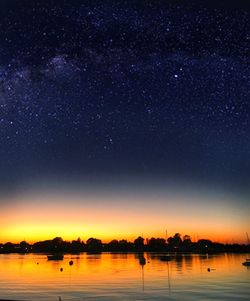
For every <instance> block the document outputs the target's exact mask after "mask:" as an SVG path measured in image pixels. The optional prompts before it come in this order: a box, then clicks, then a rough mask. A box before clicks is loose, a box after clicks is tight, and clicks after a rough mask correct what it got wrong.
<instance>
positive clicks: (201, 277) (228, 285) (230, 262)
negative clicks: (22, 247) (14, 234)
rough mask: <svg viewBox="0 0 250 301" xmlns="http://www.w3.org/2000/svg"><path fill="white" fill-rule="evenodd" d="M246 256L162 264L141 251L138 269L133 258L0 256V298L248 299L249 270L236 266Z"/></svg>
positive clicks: (205, 257) (176, 258)
mask: <svg viewBox="0 0 250 301" xmlns="http://www.w3.org/2000/svg"><path fill="white" fill-rule="evenodd" d="M247 256H249V255H238V254H237V255H235V254H220V255H176V256H174V258H173V259H172V260H171V261H170V262H164V261H162V260H161V259H162V258H161V256H160V255H159V254H155V253H144V257H145V258H146V264H145V265H144V266H142V265H141V264H140V260H139V257H138V254H112V253H111V254H110V253H104V254H98V255H93V254H92V255H91V254H85V253H83V254H80V255H66V256H65V257H64V260H63V261H48V260H47V257H46V255H40V254H39V255H37V254H28V255H19V254H11V255H0V299H14V300H18V299H21V300H38V301H39V300H44V301H45V300H48V301H49V300H51V301H52V300H59V296H60V297H61V300H62V301H66V300H75V301H77V300H109V301H112V300H180V301H183V300H190V301H191V300H192V301H194V300H199V301H205V300H211V301H212V300H213V301H214V300H227V301H228V300H232V301H237V300H250V269H249V268H247V267H245V266H243V265H242V262H243V261H244V260H245V258H246V257H247ZM140 257H141V255H140ZM70 260H73V262H74V263H73V265H72V266H70V265H69V261H70ZM141 263H142V262H141ZM60 268H63V271H60ZM208 269H210V272H209V271H208Z"/></svg>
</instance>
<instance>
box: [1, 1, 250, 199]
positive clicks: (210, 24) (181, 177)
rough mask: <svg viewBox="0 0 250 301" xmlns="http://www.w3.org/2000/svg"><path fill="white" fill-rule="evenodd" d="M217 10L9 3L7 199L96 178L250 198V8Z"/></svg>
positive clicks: (177, 4)
mask: <svg viewBox="0 0 250 301" xmlns="http://www.w3.org/2000/svg"><path fill="white" fill-rule="evenodd" d="M199 3H200V4H199ZM208 3H210V4H208ZM214 3H215V2H213V1H203V4H201V1H157V0H156V1H146V0H145V1H137V0H131V1H128V0H117V1H108V0H107V1H95V0H94V1H93V0H91V1H90V0H89V1H78V0H76V1H66V0H60V1H59V0H54V1H52V0H51V1H48V0H43V1H40V0H34V1H26V0H22V1H17V0H16V1H11V0H8V1H7V0H6V1H0V158H1V160H0V182H1V185H0V187H1V192H3V193H6V192H7V193H9V192H13V191H15V190H16V189H17V187H19V188H20V187H22V188H23V187H25V189H26V188H27V187H29V186H30V185H38V186H39V182H41V183H44V182H46V181H47V182H48V183H50V184H51V182H52V183H53V181H55V182H56V181H59V183H60V181H63V183H64V185H66V184H65V183H71V184H72V183H75V182H78V183H84V179H89V178H90V179H93V181H95V183H97V182H98V181H103V180H104V181H105V179H116V180H117V179H119V178H120V179H124V178H125V179H128V181H130V183H131V182H132V183H133V181H134V180H135V181H137V180H141V179H146V181H149V182H150V181H151V180H152V181H155V182H156V183H157V181H158V180H159V181H163V180H164V179H168V181H169V180H170V181H173V182H175V181H176V182H188V183H189V182H191V183H192V186H194V187H195V186H196V185H205V186H206V187H208V189H211V190H213V189H214V188H215V187H217V188H218V187H219V188H220V189H222V190H225V191H230V192H236V194H241V193H244V194H245V193H246V192H249V181H250V135H249V133H250V116H249V115H250V101H249V100H250V99H249V97H250V93H249V91H250V90H249V88H250V68H249V45H250V34H249V33H250V22H249V8H248V7H247V5H244V6H243V4H244V3H245V2H244V1H242V2H241V1H235V3H236V4H235V3H230V2H229V1H224V3H223V4H221V5H216V4H214ZM225 3H226V4H225ZM89 181H90V180H89ZM121 181H122V180H121ZM90 182H91V181H90ZM111 182H112V180H111ZM118 182H119V181H118ZM34 183H35V184H34ZM37 183H38V184H37ZM83 185H84V184H83ZM96 185H97V184H96ZM66 186H67V185H66ZM244 202H245V204H247V202H248V201H246V200H245V201H244Z"/></svg>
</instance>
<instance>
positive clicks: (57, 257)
mask: <svg viewBox="0 0 250 301" xmlns="http://www.w3.org/2000/svg"><path fill="white" fill-rule="evenodd" d="M47 258H48V260H63V258H64V256H63V254H52V255H48V256H47Z"/></svg>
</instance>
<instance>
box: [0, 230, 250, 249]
mask: <svg viewBox="0 0 250 301" xmlns="http://www.w3.org/2000/svg"><path fill="white" fill-rule="evenodd" d="M80 252H89V253H100V252H187V253H188V252H192V253H216V252H250V245H244V244H243V245H240V244H222V243H217V242H212V241H211V240H208V239H200V240H198V241H197V242H192V240H191V237H190V236H189V235H184V236H183V237H182V236H181V234H180V233H176V234H175V235H174V236H172V237H169V238H168V239H167V240H165V239H164V238H154V237H152V238H150V239H146V240H145V239H144V238H143V237H141V236H139V237H138V238H136V239H135V240H134V241H133V242H129V241H127V240H125V239H122V240H116V239H114V240H111V241H110V242H109V243H103V242H102V241H101V240H100V239H96V238H92V237H91V238H89V239H88V240H87V241H86V242H84V241H82V240H81V239H80V238H78V239H77V240H72V241H71V242H69V241H64V240H63V239H62V238H61V237H55V238H54V239H52V240H44V241H39V242H35V243H34V244H29V243H28V242H26V241H21V242H20V243H19V244H14V243H11V242H7V243H5V244H0V253H80Z"/></svg>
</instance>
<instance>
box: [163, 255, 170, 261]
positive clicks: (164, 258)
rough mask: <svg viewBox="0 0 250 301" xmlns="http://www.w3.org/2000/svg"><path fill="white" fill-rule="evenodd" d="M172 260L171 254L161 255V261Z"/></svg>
mask: <svg viewBox="0 0 250 301" xmlns="http://www.w3.org/2000/svg"><path fill="white" fill-rule="evenodd" d="M170 260H171V256H169V255H162V256H161V257H160V261H170Z"/></svg>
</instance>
